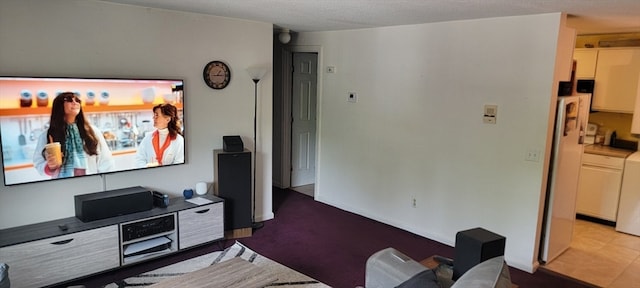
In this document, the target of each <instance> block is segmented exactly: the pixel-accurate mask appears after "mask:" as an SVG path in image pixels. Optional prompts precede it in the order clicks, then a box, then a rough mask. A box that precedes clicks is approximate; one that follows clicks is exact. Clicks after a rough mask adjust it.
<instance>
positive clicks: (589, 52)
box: [573, 48, 598, 79]
mask: <svg viewBox="0 0 640 288" xmlns="http://www.w3.org/2000/svg"><path fill="white" fill-rule="evenodd" d="M573 60H575V61H576V79H585V78H589V79H593V78H594V77H596V62H597V61H598V49H590V48H584V49H575V51H573Z"/></svg>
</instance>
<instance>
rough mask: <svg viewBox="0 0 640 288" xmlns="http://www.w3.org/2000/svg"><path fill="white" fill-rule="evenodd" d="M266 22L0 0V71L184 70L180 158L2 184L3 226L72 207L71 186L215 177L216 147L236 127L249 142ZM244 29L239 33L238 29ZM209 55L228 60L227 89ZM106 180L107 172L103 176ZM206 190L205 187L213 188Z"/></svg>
mask: <svg viewBox="0 0 640 288" xmlns="http://www.w3.org/2000/svg"><path fill="white" fill-rule="evenodd" d="M272 29H273V25H272V24H271V23H261V22H251V21H243V20H234V19H230V18H221V17H214V16H208V15H202V14H195V13H183V12H175V11H167V10H160V9H150V8H143V7H137V6H129V5H120V4H113V3H105V2H100V1H91V0H90V1H85V0H82V1H80V0H58V1H37V0H3V1H1V2H0V39H2V41H0V74H1V75H18V76H63V77H64V76H68V77H140V78H155V77H158V78H164V77H167V78H172V77H176V78H183V79H184V80H185V88H184V89H185V127H186V131H185V136H186V137H185V138H186V145H187V146H186V147H187V159H186V163H187V164H185V165H179V166H173V167H162V168H156V169H151V170H145V171H133V172H126V173H116V174H109V175H106V176H104V179H103V178H101V177H100V176H88V177H82V178H79V179H68V180H57V181H49V182H44V183H37V184H26V185H17V186H8V187H7V186H4V183H1V184H2V185H0V189H1V191H0V228H8V227H14V226H20V225H25V224H30V223H36V222H42V221H47V220H53V219H57V218H63V217H72V216H74V215H75V212H74V199H73V196H74V195H78V194H85V193H91V192H99V191H103V188H106V189H118V188H123V187H130V186H144V187H148V188H150V189H153V190H156V191H160V192H164V193H167V194H170V195H172V196H175V197H181V195H182V190H183V189H185V188H187V187H191V188H193V187H194V186H195V183H196V182H199V181H206V182H208V183H209V184H210V186H212V183H213V181H214V179H213V177H214V167H213V150H214V149H222V136H223V135H240V136H241V137H242V139H243V142H244V146H245V148H248V149H251V150H253V146H254V144H253V111H254V83H253V81H252V80H251V78H250V76H249V74H248V73H247V72H246V70H245V69H246V68H248V67H251V66H256V65H261V66H264V67H267V68H269V70H271V68H272V49H273V48H272V45H273V40H272V34H273V31H272ZM238 35H242V37H238ZM212 60H222V61H224V62H226V63H227V64H228V65H229V66H230V68H231V83H230V84H229V86H227V88H225V89H223V90H213V89H210V88H208V86H206V85H205V84H204V82H203V80H202V69H203V68H204V66H205V65H206V64H207V63H208V62H209V61H212ZM258 94H259V97H258V105H259V108H258V119H259V120H258V125H259V128H258V129H259V132H258V158H257V161H258V167H257V178H256V179H257V181H256V183H257V184H256V185H257V189H256V190H257V192H256V193H257V197H256V218H257V220H258V221H262V220H267V219H271V218H273V212H272V207H271V202H272V201H271V198H272V195H271V187H272V185H271V178H272V176H271V165H272V163H271V162H272V154H271V145H272V144H271V143H272V134H273V130H272V108H273V107H272V96H271V95H272V73H271V72H269V73H267V75H266V76H265V77H264V78H263V79H262V80H261V81H260V82H259V84H258ZM103 180H104V181H103ZM210 191H211V188H210Z"/></svg>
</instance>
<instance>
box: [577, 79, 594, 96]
mask: <svg viewBox="0 0 640 288" xmlns="http://www.w3.org/2000/svg"><path fill="white" fill-rule="evenodd" d="M595 86H596V81H594V80H592V79H580V80H578V81H577V83H576V91H577V92H578V93H593V89H594V88H595Z"/></svg>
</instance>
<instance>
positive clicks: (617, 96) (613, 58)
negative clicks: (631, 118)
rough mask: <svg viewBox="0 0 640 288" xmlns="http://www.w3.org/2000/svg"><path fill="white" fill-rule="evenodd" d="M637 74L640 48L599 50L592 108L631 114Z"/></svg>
mask: <svg viewBox="0 0 640 288" xmlns="http://www.w3.org/2000/svg"><path fill="white" fill-rule="evenodd" d="M639 77H640V48H607V49H599V50H598V55H597V65H596V73H595V90H594V95H593V103H592V109H593V110H597V111H607V112H620V113H633V110H634V107H635V100H636V95H637V94H638V81H639Z"/></svg>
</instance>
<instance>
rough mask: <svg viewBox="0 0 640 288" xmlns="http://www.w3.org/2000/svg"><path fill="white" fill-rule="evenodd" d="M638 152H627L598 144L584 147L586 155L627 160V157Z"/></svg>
mask: <svg viewBox="0 0 640 288" xmlns="http://www.w3.org/2000/svg"><path fill="white" fill-rule="evenodd" d="M634 152H636V151H635V150H627V149H621V148H613V147H611V146H604V145H598V144H590V145H585V146H584V153H589V154H597V155H604V156H610V157H619V158H627V156H629V155H631V154H633V153H634Z"/></svg>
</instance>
